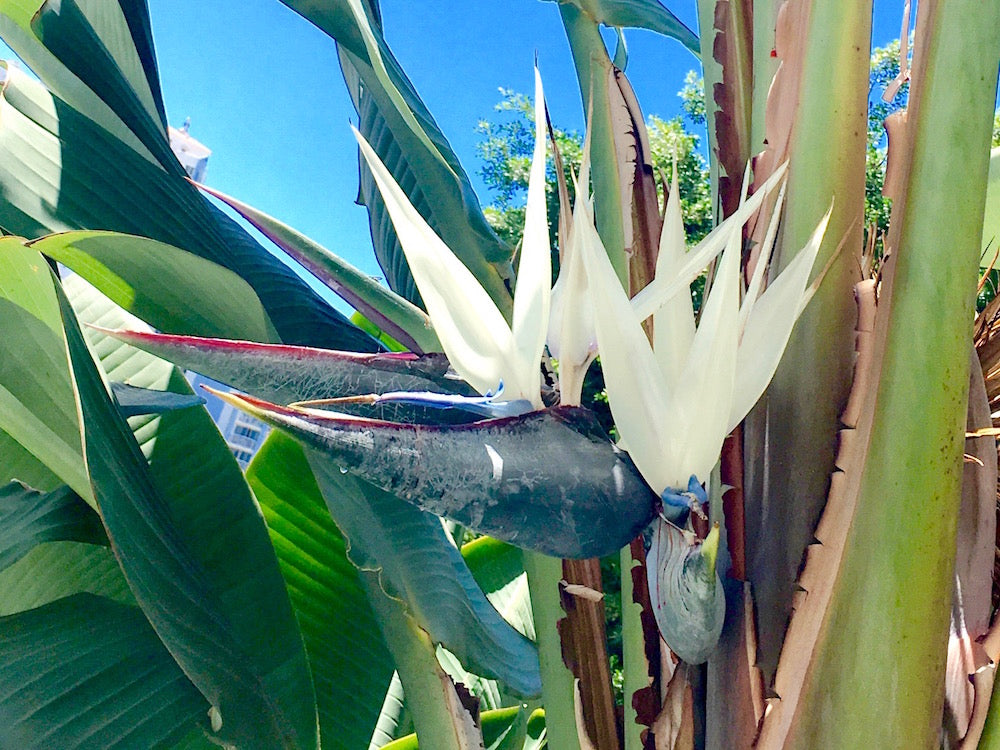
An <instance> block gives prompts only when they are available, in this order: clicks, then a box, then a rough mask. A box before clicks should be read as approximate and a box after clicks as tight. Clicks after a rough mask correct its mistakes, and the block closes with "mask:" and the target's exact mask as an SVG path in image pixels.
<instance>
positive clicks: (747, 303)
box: [739, 183, 786, 338]
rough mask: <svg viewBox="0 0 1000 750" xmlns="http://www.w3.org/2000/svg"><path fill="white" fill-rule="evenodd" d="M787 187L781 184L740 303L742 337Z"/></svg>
mask: <svg viewBox="0 0 1000 750" xmlns="http://www.w3.org/2000/svg"><path fill="white" fill-rule="evenodd" d="M785 187H786V184H784V183H783V184H782V185H781V190H779V191H778V198H777V200H775V202H774V209H773V210H772V211H771V221H770V222H769V223H768V225H767V232H766V233H765V235H764V244H763V245H761V247H760V252H759V253H758V255H757V265H755V266H754V269H753V276H751V277H750V283H749V284H747V293H746V294H745V295H744V297H743V304H742V305H740V325H739V331H740V337H741V338H742V336H743V329H745V328H746V326H747V318H748V317H749V316H750V311H751V310H752V309H753V306H754V305H755V304H756V302H757V297H759V296H760V290H761V287H762V286H763V284H764V272H765V271H766V270H767V267H768V264H769V262H770V257H771V250H772V249H773V248H774V236H775V235H776V234H777V233H778V220H779V219H780V218H781V207H782V205H783V204H784V202H785Z"/></svg>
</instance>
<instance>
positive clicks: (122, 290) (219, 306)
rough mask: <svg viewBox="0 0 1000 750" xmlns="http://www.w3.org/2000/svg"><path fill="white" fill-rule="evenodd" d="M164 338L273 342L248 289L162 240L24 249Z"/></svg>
mask: <svg viewBox="0 0 1000 750" xmlns="http://www.w3.org/2000/svg"><path fill="white" fill-rule="evenodd" d="M28 245H29V247H33V248H34V249H35V250H38V251H39V252H41V253H43V254H45V255H47V256H49V257H50V258H52V259H53V260H56V261H59V262H60V263H62V264H63V265H65V266H67V267H68V268H70V269H72V270H73V271H76V272H77V273H78V274H80V275H81V276H82V277H83V278H85V279H86V280H87V281H89V282H90V283H91V284H94V285H95V286H96V287H97V288H98V289H99V290H100V291H101V292H103V293H104V294H105V295H106V296H107V297H109V298H110V299H111V300H112V301H114V302H115V303H116V304H118V305H119V306H121V307H123V308H124V309H126V310H128V311H129V312H131V313H132V314H133V315H135V316H137V317H139V318H141V319H142V320H144V321H146V322H147V323H149V324H150V325H153V326H155V327H156V328H158V329H160V330H162V331H166V332H169V333H188V334H191V333H199V334H201V335H203V336H219V337H224V338H232V339H246V340H250V341H275V340H277V333H276V332H275V331H274V328H273V326H272V325H271V321H270V320H269V319H268V316H267V313H266V312H265V311H264V308H263V306H262V305H261V303H260V300H259V299H258V297H257V295H256V293H254V290H253V288H252V287H251V286H250V285H249V284H247V282H246V281H244V280H243V279H241V278H240V277H239V276H237V275H236V274H235V273H233V272H232V271H230V270H228V269H227V268H223V267H222V266H220V265H218V264H216V263H213V262H211V261H207V260H205V259H204V258H199V257H198V256H197V255H194V254H192V253H189V252H187V251H185V250H181V249H179V248H176V247H172V246H170V245H166V244H164V243H162V242H157V241H155V240H150V239H147V238H145V237H136V236H133V235H127V234H116V233H114V232H63V233H60V234H54V235H49V236H48V237H43V238H42V239H39V240H34V241H33V242H29V243H28Z"/></svg>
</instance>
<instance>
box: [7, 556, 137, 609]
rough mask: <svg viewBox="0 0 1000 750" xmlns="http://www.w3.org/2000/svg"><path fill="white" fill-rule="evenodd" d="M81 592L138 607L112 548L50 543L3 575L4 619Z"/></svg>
mask: <svg viewBox="0 0 1000 750" xmlns="http://www.w3.org/2000/svg"><path fill="white" fill-rule="evenodd" d="M81 592H86V593H90V594H95V595H98V596H103V597H107V598H110V599H114V600H115V601H118V602H121V603H122V604H130V605H135V597H134V596H132V592H131V591H130V590H129V587H128V583H127V582H126V580H125V576H124V575H122V569H121V567H120V566H119V565H118V561H117V560H116V559H115V556H114V553H113V552H112V551H111V550H110V549H109V548H108V547H102V546H97V545H93V544H81V543H79V542H70V541H56V542H46V543H44V544H39V545H38V546H37V547H35V548H34V549H33V550H31V552H29V553H28V554H27V555H25V556H24V557H22V558H21V559H20V560H18V561H17V562H16V563H14V564H13V565H11V566H10V567H9V568H7V569H6V570H4V571H2V572H0V615H12V614H16V613H17V612H24V611H25V610H28V609H34V608H35V607H41V606H43V605H45V604H48V603H49V602H54V601H56V600H57V599H62V598H64V597H67V596H72V595H73V594H79V593H81Z"/></svg>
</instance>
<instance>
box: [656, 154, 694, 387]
mask: <svg viewBox="0 0 1000 750" xmlns="http://www.w3.org/2000/svg"><path fill="white" fill-rule="evenodd" d="M686 256H687V243H686V240H685V237H684V218H683V216H682V215H681V194H680V189H679V188H678V186H677V164H676V161H675V163H674V173H673V180H672V184H671V186H670V195H669V197H668V198H667V208H666V211H665V212H664V216H663V229H662V230H661V232H660V248H659V252H658V253H657V255H656V278H666V279H669V278H673V277H674V275H675V274H676V272H677V271H678V270H679V269H680V268H681V266H683V265H684V260H685V258H686ZM694 328H695V326H694V304H693V303H692V301H691V294H690V293H688V294H681V293H678V294H675V295H674V296H673V297H671V298H670V299H669V300H667V301H666V302H665V303H664V304H663V307H661V308H660V309H659V310H658V311H657V312H656V313H654V315H653V352H654V353H655V354H656V361H657V362H659V364H660V370H661V371H662V372H663V377H664V378H665V379H666V387H667V390H668V391H673V389H674V388H675V387H676V384H677V381H678V379H679V378H680V376H681V370H682V369H683V367H684V362H685V360H687V357H688V352H689V351H690V350H691V342H692V341H693V340H694Z"/></svg>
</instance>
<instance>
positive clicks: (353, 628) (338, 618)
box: [247, 431, 393, 750]
mask: <svg viewBox="0 0 1000 750" xmlns="http://www.w3.org/2000/svg"><path fill="white" fill-rule="evenodd" d="M247 480H248V481H249V483H250V486H251V487H252V488H253V491H254V495H255V496H256V497H257V500H258V502H259V503H260V505H261V509H262V510H263V512H264V518H265V519H266V521H267V525H268V530H269V531H270V534H271V541H272V542H273V544H274V548H275V551H276V552H277V555H278V562H279V564H280V565H281V572H282V575H283V576H284V578H285V584H286V586H287V587H288V593H289V596H290V597H291V601H292V607H293V609H294V610H295V614H296V616H297V617H298V621H299V627H300V628H301V629H302V636H303V639H304V640H305V645H306V652H307V653H308V655H309V666H310V668H311V669H312V675H313V683H314V684H315V686H316V702H317V707H318V709H319V723H320V734H321V737H322V743H323V747H324V748H343V750H356V749H357V748H363V747H365V746H366V743H367V742H368V739H369V738H370V737H371V736H372V732H373V729H374V727H375V724H376V721H377V719H378V717H379V708H380V706H381V704H382V699H383V697H384V695H385V692H386V687H387V686H388V684H389V681H390V679H391V677H392V670H393V665H392V658H391V657H390V655H389V653H388V651H387V650H386V647H385V644H384V643H383V641H382V635H381V632H380V630H379V626H378V622H377V621H376V619H375V615H374V613H373V612H372V610H371V607H370V606H369V604H368V597H367V595H366V593H365V591H364V589H363V588H362V586H361V582H360V581H359V579H358V573H357V569H356V568H355V567H354V565H353V564H352V563H351V562H350V561H349V560H348V559H347V550H346V548H345V545H344V540H343V537H342V536H341V535H340V532H339V531H338V530H337V527H336V525H335V524H334V523H333V519H331V518H330V513H329V511H328V510H327V508H326V505H325V503H324V502H323V496H322V495H321V494H320V491H319V487H317V485H316V480H315V479H314V478H313V476H312V470H311V469H310V467H309V464H308V462H307V461H306V458H305V455H304V454H303V452H302V448H301V447H300V446H299V445H298V443H296V442H295V441H294V440H292V439H291V438H290V437H288V436H287V435H284V434H282V433H281V432H278V431H275V432H272V433H271V434H270V435H268V437H267V440H266V441H265V442H264V445H263V447H262V448H261V449H260V451H259V452H258V453H257V455H256V456H255V457H254V460H253V462H252V463H251V464H250V468H249V469H248V470H247Z"/></svg>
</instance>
